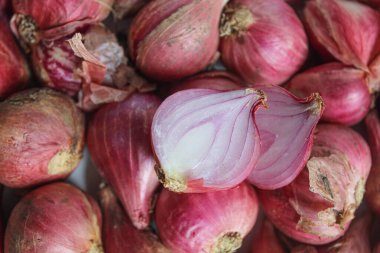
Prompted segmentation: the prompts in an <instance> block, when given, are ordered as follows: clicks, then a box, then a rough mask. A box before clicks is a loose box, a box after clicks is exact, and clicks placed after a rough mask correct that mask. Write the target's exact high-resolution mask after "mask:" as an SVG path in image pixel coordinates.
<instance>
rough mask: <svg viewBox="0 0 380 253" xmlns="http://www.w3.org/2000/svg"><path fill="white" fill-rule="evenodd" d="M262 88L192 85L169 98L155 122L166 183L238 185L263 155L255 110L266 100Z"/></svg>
mask: <svg viewBox="0 0 380 253" xmlns="http://www.w3.org/2000/svg"><path fill="white" fill-rule="evenodd" d="M265 99H266V97H265V95H264V93H263V92H262V91H260V90H255V89H252V88H250V89H241V90H235V91H227V92H221V91H215V90H208V89H190V90H184V91H180V92H177V93H175V94H174V95H172V96H170V97H168V98H167V99H166V100H165V101H164V102H163V103H162V104H161V106H160V107H159V108H158V110H157V112H156V114H155V116H154V119H153V125H152V143H153V148H154V152H155V154H156V156H157V159H158V162H159V164H158V165H157V167H156V171H157V175H158V177H159V179H160V181H161V183H162V184H163V185H164V186H165V187H166V188H168V189H170V190H171V191H175V192H207V191H215V190H222V189H228V188H231V187H234V186H236V185H238V184H240V183H241V182H243V181H244V180H245V179H246V178H247V177H248V175H249V174H250V173H251V171H252V169H253V167H254V165H255V164H256V162H257V159H258V157H259V155H260V137H259V133H258V131H257V127H256V123H255V119H254V114H255V112H256V110H257V109H258V108H259V107H260V106H262V105H263V104H264V103H265Z"/></svg>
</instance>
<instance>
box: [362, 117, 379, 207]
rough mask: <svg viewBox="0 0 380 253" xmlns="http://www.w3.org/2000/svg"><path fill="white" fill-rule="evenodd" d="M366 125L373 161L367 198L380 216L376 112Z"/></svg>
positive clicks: (367, 119)
mask: <svg viewBox="0 0 380 253" xmlns="http://www.w3.org/2000/svg"><path fill="white" fill-rule="evenodd" d="M365 124H366V127H367V133H368V140H369V144H370V147H371V153H372V159H373V162H372V168H371V172H370V176H369V177H368V181H367V184H366V192H365V198H366V200H367V203H368V205H369V206H370V207H371V209H372V210H373V211H375V212H376V213H377V214H380V188H379V186H380V153H379V152H380V121H379V117H378V115H377V111H376V110H373V111H371V112H370V113H369V114H368V116H367V117H366V119H365Z"/></svg>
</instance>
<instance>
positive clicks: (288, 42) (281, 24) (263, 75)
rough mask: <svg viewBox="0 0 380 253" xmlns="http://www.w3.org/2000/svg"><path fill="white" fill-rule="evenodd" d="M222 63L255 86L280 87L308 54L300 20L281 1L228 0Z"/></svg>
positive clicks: (221, 29) (223, 33)
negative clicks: (277, 85)
mask: <svg viewBox="0 0 380 253" xmlns="http://www.w3.org/2000/svg"><path fill="white" fill-rule="evenodd" d="M220 33H221V37H222V39H221V45H220V51H221V56H222V61H223V63H224V64H225V65H226V67H227V68H229V69H231V70H233V71H234V72H236V73H238V74H239V75H240V76H242V77H243V79H244V80H245V81H248V82H252V83H254V84H261V85H267V84H281V83H283V82H284V81H286V80H287V79H289V78H290V77H291V76H292V75H293V74H294V73H295V72H296V71H298V70H299V69H300V68H301V67H302V65H303V63H304V62H305V60H306V57H307V54H308V45H307V37H306V34H305V31H304V28H303V26H302V23H301V21H300V20H299V18H298V17H297V15H296V13H295V12H294V10H293V9H292V8H291V7H290V6H289V5H288V4H287V3H286V2H285V1H284V0H231V1H229V3H228V4H227V6H226V8H225V9H224V12H223V18H222V22H221V28H220Z"/></svg>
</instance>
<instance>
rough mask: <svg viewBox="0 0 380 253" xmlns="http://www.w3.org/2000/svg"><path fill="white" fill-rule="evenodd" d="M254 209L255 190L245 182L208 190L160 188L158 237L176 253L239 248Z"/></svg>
mask: <svg viewBox="0 0 380 253" xmlns="http://www.w3.org/2000/svg"><path fill="white" fill-rule="evenodd" d="M257 213H258V201H257V197H256V193H255V191H254V190H253V188H251V187H250V186H249V185H248V184H247V183H243V184H241V185H239V186H237V187H235V188H232V189H229V190H225V191H218V192H212V193H210V192H209V193H203V194H197V193H191V194H178V193H174V192H170V191H168V190H166V189H165V190H163V191H162V193H161V194H160V196H159V199H158V202H157V207H156V223H157V228H158V231H159V235H160V238H161V239H162V241H163V242H164V245H166V246H167V247H168V248H170V249H172V250H173V251H174V252H176V253H190V252H213V253H214V252H215V253H216V252H223V253H232V252H235V250H237V249H238V248H240V246H241V244H242V240H243V238H244V237H245V236H246V235H247V234H248V232H249V231H250V230H251V229H252V227H253V225H254V224H255V222H256V217H257Z"/></svg>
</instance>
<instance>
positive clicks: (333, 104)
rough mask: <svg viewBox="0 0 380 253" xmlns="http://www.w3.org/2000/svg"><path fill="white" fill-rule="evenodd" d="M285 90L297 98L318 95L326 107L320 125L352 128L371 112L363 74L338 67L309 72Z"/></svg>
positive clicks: (331, 64) (324, 67) (344, 67)
mask: <svg viewBox="0 0 380 253" xmlns="http://www.w3.org/2000/svg"><path fill="white" fill-rule="evenodd" d="M287 87H288V89H289V90H290V91H291V92H292V93H293V94H295V95H297V96H300V97H303V96H309V95H310V94H311V93H313V92H318V93H319V94H320V95H321V96H322V98H323V101H324V103H325V105H326V109H325V111H324V113H323V115H322V120H323V121H327V122H332V123H339V124H344V125H354V124H356V123H358V122H360V121H361V120H362V119H363V118H364V117H365V116H366V115H367V113H368V112H369V110H370V106H371V100H372V99H371V95H370V92H369V89H368V86H367V79H366V73H365V72H364V71H362V70H358V69H355V68H352V67H347V66H345V65H343V64H341V63H337V62H335V63H328V64H324V65H321V66H318V67H314V68H311V69H309V70H307V71H305V72H303V73H300V74H298V75H297V76H295V77H294V78H293V79H292V80H291V81H290V83H289V84H288V86H287Z"/></svg>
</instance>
